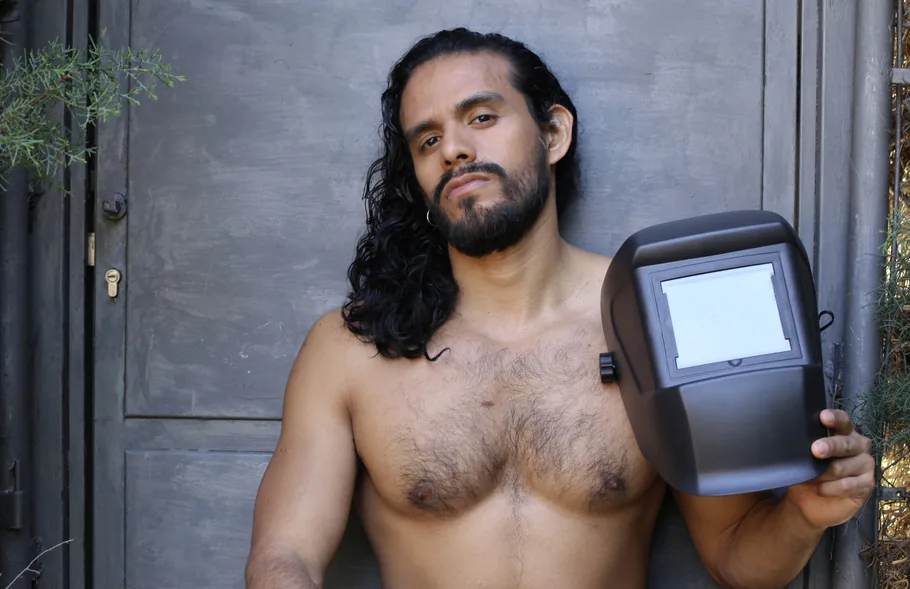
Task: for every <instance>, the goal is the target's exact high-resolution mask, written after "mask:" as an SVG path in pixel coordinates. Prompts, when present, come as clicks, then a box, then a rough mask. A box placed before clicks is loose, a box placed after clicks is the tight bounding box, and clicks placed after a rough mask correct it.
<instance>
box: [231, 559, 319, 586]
mask: <svg viewBox="0 0 910 589" xmlns="http://www.w3.org/2000/svg"><path fill="white" fill-rule="evenodd" d="M246 589H322V585H321V584H318V583H316V582H315V581H314V580H313V579H312V578H311V577H310V574H309V572H308V571H307V569H306V566H305V565H304V564H303V562H301V560H300V559H299V558H297V557H295V556H292V555H287V554H283V555H282V554H274V553H273V554H268V553H261V554H254V555H252V556H251V557H250V559H249V562H247V565H246Z"/></svg>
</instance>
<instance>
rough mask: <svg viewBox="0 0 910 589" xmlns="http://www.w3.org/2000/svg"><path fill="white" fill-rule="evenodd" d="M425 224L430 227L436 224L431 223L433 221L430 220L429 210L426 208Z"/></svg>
mask: <svg viewBox="0 0 910 589" xmlns="http://www.w3.org/2000/svg"><path fill="white" fill-rule="evenodd" d="M427 225H429V226H430V227H436V225H435V224H434V223H433V221H430V210H429V209H427Z"/></svg>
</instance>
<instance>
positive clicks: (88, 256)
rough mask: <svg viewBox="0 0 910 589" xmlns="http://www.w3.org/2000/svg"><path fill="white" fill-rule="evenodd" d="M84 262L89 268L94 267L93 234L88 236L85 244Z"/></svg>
mask: <svg viewBox="0 0 910 589" xmlns="http://www.w3.org/2000/svg"><path fill="white" fill-rule="evenodd" d="M85 262H86V264H88V266H89V267H91V268H94V266H95V234H94V233H89V234H88V242H87V243H86V250H85Z"/></svg>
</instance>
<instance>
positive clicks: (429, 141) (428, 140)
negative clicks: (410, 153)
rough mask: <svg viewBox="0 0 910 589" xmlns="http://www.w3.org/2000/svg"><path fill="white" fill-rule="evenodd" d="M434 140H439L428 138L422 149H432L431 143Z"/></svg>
mask: <svg viewBox="0 0 910 589" xmlns="http://www.w3.org/2000/svg"><path fill="white" fill-rule="evenodd" d="M436 139H439V138H438V137H430V138H429V139H427V140H426V141H424V142H423V147H432V146H433V143H432V142H433V141H435V140H436Z"/></svg>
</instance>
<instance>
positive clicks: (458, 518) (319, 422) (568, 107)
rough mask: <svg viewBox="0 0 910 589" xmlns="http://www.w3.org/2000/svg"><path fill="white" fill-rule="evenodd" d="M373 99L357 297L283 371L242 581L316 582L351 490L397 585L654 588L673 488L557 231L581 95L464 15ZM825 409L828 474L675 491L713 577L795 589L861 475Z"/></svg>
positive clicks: (854, 497) (595, 290)
mask: <svg viewBox="0 0 910 589" xmlns="http://www.w3.org/2000/svg"><path fill="white" fill-rule="evenodd" d="M382 107H383V140H384V148H385V152H384V154H383V155H382V157H381V158H380V159H379V160H377V162H376V163H375V164H374V166H373V167H372V168H371V170H370V176H369V179H368V181H367V187H366V193H365V196H366V200H367V203H368V209H369V211H368V212H369V214H368V218H367V232H366V234H365V235H364V236H363V238H362V239H361V241H360V242H359V245H358V250H357V255H356V258H355V260H354V262H353V264H352V265H351V268H350V273H349V275H350V279H351V283H352V293H351V294H350V297H349V300H348V301H347V304H345V305H344V307H343V308H342V309H341V310H340V312H339V311H338V310H336V311H332V312H331V313H328V314H326V315H324V316H323V317H321V318H320V319H319V320H318V321H317V322H316V324H315V325H314V326H313V328H312V329H311V331H310V333H309V334H308V336H307V339H306V341H305V342H304V345H303V346H302V348H301V351H300V354H299V357H298V358H297V360H296V362H295V364H294V367H293V369H292V371H291V375H290V379H289V383H288V386H287V390H286V397H285V405H284V417H283V425H282V430H281V436H280V440H279V442H278V446H277V448H276V451H275V453H274V456H273V458H272V461H271V463H270V465H269V467H268V469H267V471H266V473H265V475H264V477H263V480H262V483H261V487H260V490H259V494H258V497H257V501H256V508H255V523H254V529H253V535H252V547H251V552H250V556H249V560H248V563H247V569H246V579H247V587H248V588H249V589H284V588H296V589H299V588H314V587H321V586H322V583H323V579H324V574H325V571H326V569H327V566H328V565H329V563H330V560H331V559H332V557H333V555H334V553H335V551H336V549H337V547H338V544H339V542H340V540H341V537H342V534H343V531H344V529H345V524H346V518H347V517H348V513H349V509H350V506H351V502H352V501H354V502H355V504H356V506H357V508H358V509H359V513H360V516H361V518H362V520H363V523H364V528H365V530H366V533H367V535H368V537H369V538H370V541H371V543H372V546H373V548H374V551H375V553H376V555H377V558H378V561H379V565H380V569H381V575H382V582H383V586H384V587H386V588H388V589H435V588H440V589H442V588H451V589H465V588H468V587H490V588H495V589H502V588H523V589H554V588H563V587H565V588H571V589H595V588H597V589H602V588H607V587H616V588H621V589H641V588H644V587H645V585H646V572H647V559H648V555H649V545H650V542H651V532H652V529H653V527H654V524H655V519H656V517H657V515H658V511H659V509H660V507H661V503H662V501H663V498H664V495H665V493H666V489H667V485H666V483H665V482H663V481H662V480H661V479H660V478H659V476H658V475H657V474H656V473H655V471H654V469H653V468H652V467H651V466H650V465H649V464H648V463H647V462H646V461H645V460H644V458H643V457H642V455H641V453H640V452H639V449H638V447H637V445H636V442H635V439H634V437H633V434H632V431H631V428H630V425H629V422H628V420H627V417H626V414H625V411H624V409H623V404H622V401H621V398H620V395H619V391H618V389H617V388H616V387H615V386H614V385H604V384H602V383H601V381H600V377H599V371H598V354H599V353H600V352H602V351H605V350H606V343H605V341H604V335H603V331H602V328H601V321H600V314H599V313H600V287H601V284H602V280H603V277H604V273H605V271H606V269H607V265H608V264H609V259H606V258H603V257H601V256H598V255H594V254H591V253H588V252H584V251H581V250H579V249H577V248H575V247H572V246H570V245H569V244H567V243H566V242H565V241H563V239H562V238H561V237H560V234H559V231H558V227H557V213H558V212H559V211H560V210H562V207H563V206H564V205H565V204H566V203H567V202H568V200H569V199H571V198H572V196H574V190H575V183H574V180H575V172H576V170H575V140H576V130H577V124H576V111H575V108H574V106H573V105H572V102H571V101H570V99H569V97H568V96H567V95H566V94H565V92H564V91H563V90H562V88H561V87H560V85H559V83H558V81H557V80H556V78H555V77H553V75H552V74H551V73H550V72H549V70H548V69H546V67H545V66H544V64H543V63H541V62H540V61H539V59H538V58H537V56H535V55H534V54H533V53H531V52H530V51H528V50H527V49H526V48H525V47H524V46H522V45H519V44H517V43H515V42H513V41H510V40H508V39H505V38H502V37H498V36H481V35H476V34H473V33H471V32H468V31H465V30H456V31H448V32H442V33H440V34H439V35H437V36H434V37H432V38H428V39H426V40H424V41H422V42H420V43H418V44H417V45H416V46H415V47H414V48H412V50H411V51H410V52H409V53H408V54H407V55H406V56H405V57H404V58H403V59H402V61H401V62H399V63H398V64H397V65H396V66H395V68H394V69H393V70H392V72H391V74H390V76H389V87H388V89H387V91H386V92H385V93H384V94H383V97H382ZM821 419H822V420H823V421H824V423H825V425H827V426H829V427H832V428H833V430H834V435H833V436H832V437H830V438H827V439H825V440H824V441H820V442H817V443H816V446H817V447H813V452H816V453H817V455H818V456H827V457H834V460H833V461H832V462H831V466H830V470H829V471H828V472H827V473H826V474H825V475H824V476H822V477H821V478H819V479H818V480H815V481H811V482H809V483H805V484H801V485H797V486H794V487H791V488H789V489H788V490H787V492H786V494H785V495H784V497H783V499H779V500H777V499H774V498H771V497H770V496H766V495H764V494H754V495H747V496H733V497H719V498H704V497H701V498H700V497H691V496H686V495H682V494H675V499H676V501H677V503H678V505H679V507H680V510H681V512H682V514H683V517H684V518H685V521H686V522H687V525H688V529H689V531H690V534H691V536H692V538H693V540H694V542H695V545H696V547H697V550H698V553H699V555H700V557H701V559H702V562H703V563H704V565H705V567H706V568H707V570H708V571H709V572H710V574H711V575H712V576H713V577H714V578H715V579H716V580H717V581H718V582H719V583H721V584H722V585H724V586H726V587H749V588H753V589H754V588H763V587H781V586H783V585H785V584H786V583H788V582H789V581H790V580H791V579H793V578H794V577H795V576H796V575H798V574H799V572H800V571H801V570H802V568H803V567H804V565H805V563H806V562H807V560H808V558H809V557H810V555H811V554H812V552H813V551H814V549H815V547H816V545H817V543H818V542H819V540H820V538H821V536H822V534H823V532H824V530H825V529H826V528H828V527H830V526H834V525H837V524H840V523H842V522H845V521H847V520H848V519H849V518H851V517H852V516H853V515H854V514H855V513H856V512H857V510H858V508H859V507H860V506H861V504H862V503H863V501H864V500H865V499H866V498H867V496H868V495H869V494H870V492H871V490H872V489H873V486H874V480H873V459H872V457H871V456H870V455H869V453H868V450H869V441H868V439H867V438H865V437H862V436H860V435H859V434H858V433H856V432H855V431H854V428H853V424H852V423H851V422H850V419H849V418H848V417H847V415H846V414H845V413H843V412H823V414H822V416H821Z"/></svg>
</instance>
